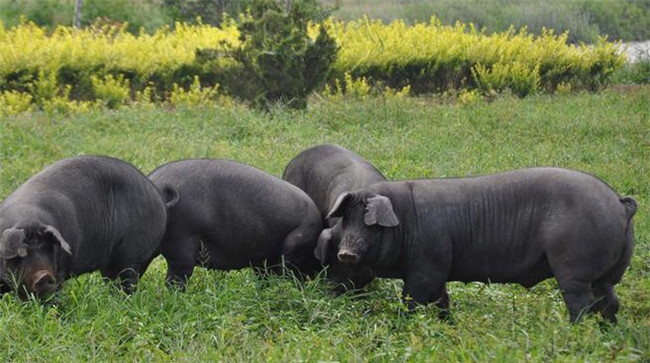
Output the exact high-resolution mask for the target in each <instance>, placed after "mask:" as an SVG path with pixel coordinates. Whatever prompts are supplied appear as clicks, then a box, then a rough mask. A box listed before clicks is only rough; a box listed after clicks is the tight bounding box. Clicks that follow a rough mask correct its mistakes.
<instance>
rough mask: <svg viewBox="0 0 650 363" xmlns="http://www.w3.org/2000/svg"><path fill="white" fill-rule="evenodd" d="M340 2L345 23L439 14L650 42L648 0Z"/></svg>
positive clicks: (577, 36) (482, 25)
mask: <svg viewBox="0 0 650 363" xmlns="http://www.w3.org/2000/svg"><path fill="white" fill-rule="evenodd" d="M337 2H338V3H340V4H341V6H340V7H339V8H338V9H337V10H336V11H335V12H333V14H332V15H333V16H334V17H335V18H337V19H341V20H344V21H353V20H357V19H359V18H361V17H363V16H368V17H369V18H371V19H378V20H381V21H383V22H385V23H390V22H392V21H394V20H404V21H406V22H407V23H409V24H414V23H418V22H424V23H426V22H428V21H429V19H430V18H431V17H432V16H435V17H436V18H438V19H440V21H441V22H442V23H443V24H445V25H453V24H455V23H456V22H457V21H460V22H462V23H466V24H473V25H474V26H475V27H476V28H477V29H486V31H487V32H488V33H494V32H496V33H499V32H504V31H507V30H508V29H509V28H510V27H512V26H514V27H515V28H521V27H523V26H526V27H527V28H528V30H529V31H530V33H531V34H534V35H541V34H542V31H543V29H545V28H546V29H553V30H554V31H555V33H557V34H561V33H564V32H565V31H568V32H569V37H568V40H569V41H570V42H571V43H573V44H578V43H580V42H584V43H596V42H597V41H598V37H599V36H602V35H607V36H609V38H610V39H616V40H622V41H634V40H647V39H650V1H648V0H572V1H564V0H545V1H543V2H539V1H531V0H491V1H483V0H463V1H457V0H411V1H404V0H384V1H381V2H380V1H374V0H347V1H344V2H341V1H339V0H323V3H324V4H335V3H337Z"/></svg>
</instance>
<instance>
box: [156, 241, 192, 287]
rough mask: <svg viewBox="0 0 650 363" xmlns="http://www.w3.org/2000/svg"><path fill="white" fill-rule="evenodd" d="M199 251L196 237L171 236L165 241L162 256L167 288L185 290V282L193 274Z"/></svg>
mask: <svg viewBox="0 0 650 363" xmlns="http://www.w3.org/2000/svg"><path fill="white" fill-rule="evenodd" d="M200 249H201V241H200V237H198V236H187V235H172V236H170V237H169V238H166V239H165V241H164V242H163V251H162V254H163V256H164V257H165V260H166V261H167V277H166V279H167V285H168V286H170V287H172V286H173V287H177V288H179V289H180V290H185V286H186V285H187V280H189V278H190V277H191V276H192V274H193V273H194V266H195V265H196V263H197V257H198V256H199V251H200Z"/></svg>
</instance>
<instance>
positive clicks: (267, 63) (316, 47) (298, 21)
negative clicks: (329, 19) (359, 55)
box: [233, 0, 338, 109]
mask: <svg viewBox="0 0 650 363" xmlns="http://www.w3.org/2000/svg"><path fill="white" fill-rule="evenodd" d="M322 13H323V10H322V8H321V7H320V6H319V5H318V3H317V2H316V1H315V0H299V1H296V2H295V3H293V4H292V6H291V9H290V10H289V12H285V10H284V9H283V8H282V6H281V5H280V3H278V2H277V1H275V0H255V1H253V4H252V8H251V13H250V16H249V17H248V18H246V19H245V20H244V21H243V22H242V23H241V25H240V26H239V30H240V32H241V35H240V41H241V44H240V45H239V46H238V47H237V48H236V49H235V50H234V52H233V57H234V59H235V60H237V62H239V63H240V65H241V66H242V67H243V70H244V73H243V75H244V76H245V78H244V79H243V81H244V82H247V83H249V86H250V87H251V90H252V91H253V94H250V95H249V100H250V101H252V102H253V103H254V104H256V105H257V106H261V107H262V108H268V107H269V106H270V105H272V104H274V103H277V102H282V103H285V104H286V105H288V106H289V107H291V108H298V109H301V108H305V107H306V106H307V96H309V94H310V93H311V92H313V91H314V90H316V89H318V88H319V87H321V86H323V85H324V84H325V81H326V80H327V77H328V75H329V73H330V70H331V67H332V65H333V63H334V61H335V59H336V54H337V51H338V46H337V45H336V41H335V40H334V38H332V37H331V36H330V35H329V33H328V32H327V30H326V28H325V27H324V26H323V25H322V24H321V26H320V30H319V33H318V36H317V37H316V39H315V40H312V39H311V38H310V37H309V34H308V25H309V22H310V21H319V20H321V19H322Z"/></svg>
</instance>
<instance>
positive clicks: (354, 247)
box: [336, 237, 366, 264]
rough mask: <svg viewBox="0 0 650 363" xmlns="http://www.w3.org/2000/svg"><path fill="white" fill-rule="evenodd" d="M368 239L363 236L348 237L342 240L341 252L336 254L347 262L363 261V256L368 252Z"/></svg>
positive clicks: (340, 259) (342, 260)
mask: <svg viewBox="0 0 650 363" xmlns="http://www.w3.org/2000/svg"><path fill="white" fill-rule="evenodd" d="M365 247H366V241H365V239H364V238H363V237H361V238H359V237H356V238H355V237H348V238H344V239H343V241H341V245H340V246H339V252H338V254H337V255H336V257H338V259H339V261H341V262H343V263H347V264H356V263H359V261H361V256H362V255H364V254H365V252H366V248H365Z"/></svg>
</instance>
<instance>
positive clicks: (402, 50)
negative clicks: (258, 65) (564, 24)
mask: <svg viewBox="0 0 650 363" xmlns="http://www.w3.org/2000/svg"><path fill="white" fill-rule="evenodd" d="M333 29H334V31H333V32H334V36H335V37H336V39H337V40H338V41H339V43H340V44H341V51H340V53H339V58H338V60H337V64H336V69H338V70H342V71H346V72H349V73H350V74H352V75H353V76H354V77H365V78H366V79H368V80H369V81H370V82H379V83H381V84H385V85H388V86H389V87H391V88H396V89H400V88H401V87H403V86H405V85H410V86H411V90H412V92H413V93H415V94H419V93H428V92H435V91H446V90H449V89H462V88H475V87H479V88H481V89H483V90H485V91H489V90H495V91H503V90H505V89H511V90H513V91H514V92H515V93H517V94H519V95H522V96H524V95H527V94H529V93H533V92H537V91H542V90H546V91H554V90H555V89H556V87H557V85H558V84H560V83H571V84H572V85H573V88H574V89H590V90H593V89H598V88H599V87H602V86H603V85H605V84H606V83H607V80H608V77H609V76H610V75H611V73H612V72H613V71H614V70H616V69H618V68H619V67H620V66H621V65H622V64H623V62H624V57H623V56H622V55H619V54H618V53H617V51H616V49H617V48H616V47H615V45H614V44H612V43H607V42H605V41H604V40H601V42H600V43H599V44H597V46H594V47H588V46H585V45H581V46H577V47H576V46H570V45H567V37H568V34H566V33H564V34H561V35H555V34H554V33H553V31H550V30H549V31H545V32H543V33H542V35H541V36H539V37H535V36H533V35H531V34H530V33H528V32H527V31H526V29H525V28H524V29H521V30H519V31H515V29H514V28H510V30H508V31H507V32H503V33H495V34H491V35H488V34H486V33H485V32H484V31H478V30H476V29H475V28H474V27H473V26H471V25H469V26H468V25H465V24H462V23H457V24H456V25H454V26H446V25H442V23H441V22H440V21H439V20H437V19H435V18H433V19H431V23H430V24H428V25H427V24H416V25H413V26H408V25H406V24H405V23H404V22H402V21H394V22H392V23H390V24H388V25H384V24H383V23H381V22H380V21H371V20H369V19H365V20H359V21H352V22H349V23H345V24H344V23H340V22H337V23H333Z"/></svg>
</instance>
